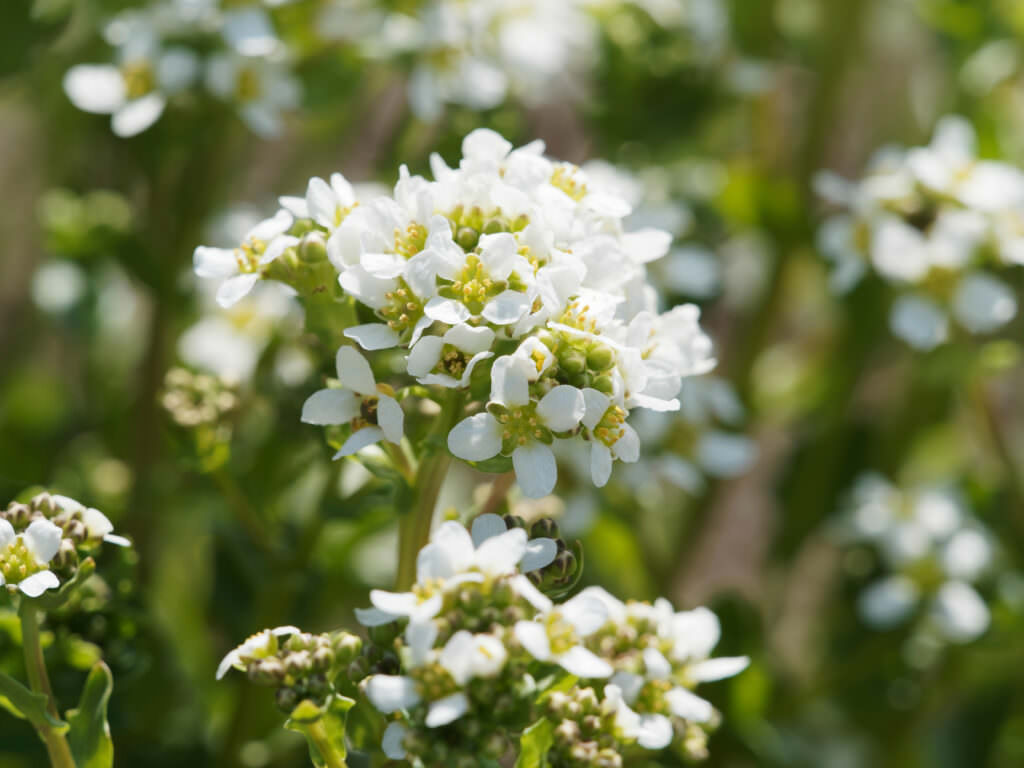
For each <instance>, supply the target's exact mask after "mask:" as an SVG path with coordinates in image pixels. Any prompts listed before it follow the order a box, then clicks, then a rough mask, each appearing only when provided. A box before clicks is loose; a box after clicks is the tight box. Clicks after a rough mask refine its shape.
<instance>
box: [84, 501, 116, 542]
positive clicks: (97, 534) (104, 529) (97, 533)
mask: <svg viewBox="0 0 1024 768" xmlns="http://www.w3.org/2000/svg"><path fill="white" fill-rule="evenodd" d="M82 523H84V525H85V529H86V530H87V531H88V532H89V536H92V537H94V538H97V539H102V538H104V537H105V536H107V535H108V534H110V533H113V532H114V524H113V523H111V522H110V518H108V517H107V516H106V515H104V514H103V513H102V512H100V511H99V510H98V509H94V508H93V507H82Z"/></svg>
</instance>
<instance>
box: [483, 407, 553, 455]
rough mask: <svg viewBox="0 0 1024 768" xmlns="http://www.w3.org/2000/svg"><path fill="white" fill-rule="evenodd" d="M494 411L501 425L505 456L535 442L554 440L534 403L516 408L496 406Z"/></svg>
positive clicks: (502, 447)
mask: <svg viewBox="0 0 1024 768" xmlns="http://www.w3.org/2000/svg"><path fill="white" fill-rule="evenodd" d="M492 410H493V411H496V417H497V419H498V423H499V424H501V452H502V454H504V455H505V456H509V455H511V454H512V452H513V451H514V450H515V449H516V448H518V447H519V446H521V445H526V444H527V443H529V442H531V441H533V440H540V441H541V442H543V443H550V442H551V441H552V440H553V439H554V438H553V436H552V434H551V431H550V430H549V429H548V428H547V427H545V426H544V425H543V424H542V423H541V421H540V418H539V417H538V416H537V404H536V403H534V402H530V403H527V404H526V405H517V406H515V407H514V408H505V407H504V406H502V405H497V404H495V405H494V406H493V407H492Z"/></svg>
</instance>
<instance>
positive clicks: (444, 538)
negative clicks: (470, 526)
mask: <svg viewBox="0 0 1024 768" xmlns="http://www.w3.org/2000/svg"><path fill="white" fill-rule="evenodd" d="M474 553H475V548H474V547H473V539H472V538H471V537H470V535H469V531H467V530H466V528H465V526H464V525H462V523H457V522H455V521H454V520H449V521H447V522H445V523H442V524H441V525H439V526H438V528H437V530H436V531H434V533H433V534H432V535H431V537H430V544H428V545H427V546H425V547H424V548H423V549H422V550H420V554H419V557H417V559H416V574H417V580H418V581H419V582H420V583H423V582H426V581H430V580H431V579H438V578H440V579H447V578H450V577H451V576H454V575H455V574H457V573H461V572H462V571H465V570H467V569H468V568H469V567H470V566H471V565H472V564H473V555H474Z"/></svg>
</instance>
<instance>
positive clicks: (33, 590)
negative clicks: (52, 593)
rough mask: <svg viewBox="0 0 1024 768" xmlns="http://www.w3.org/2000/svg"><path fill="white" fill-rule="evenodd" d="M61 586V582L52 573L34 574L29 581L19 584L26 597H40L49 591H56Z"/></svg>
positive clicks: (22, 581)
mask: <svg viewBox="0 0 1024 768" xmlns="http://www.w3.org/2000/svg"><path fill="white" fill-rule="evenodd" d="M59 586H60V580H59V579H58V578H57V576H56V575H55V574H54V573H53V572H52V571H39V573H33V574H32V575H31V576H29V577H28V578H27V579H22V580H21V581H20V582H18V589H20V590H21V591H22V592H23V593H24V594H25V596H26V597H39V596H40V595H41V594H43V592H45V591H46V590H48V589H56V588H57V587H59Z"/></svg>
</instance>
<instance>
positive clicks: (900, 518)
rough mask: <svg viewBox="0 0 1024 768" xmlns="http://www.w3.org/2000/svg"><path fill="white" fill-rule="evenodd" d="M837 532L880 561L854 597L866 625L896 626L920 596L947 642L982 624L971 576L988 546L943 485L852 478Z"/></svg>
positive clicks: (981, 572) (987, 561) (980, 568)
mask: <svg viewBox="0 0 1024 768" xmlns="http://www.w3.org/2000/svg"><path fill="white" fill-rule="evenodd" d="M840 533H841V535H842V536H843V537H844V538H845V539H846V540H847V541H852V542H865V543H869V544H870V545H872V546H873V547H874V548H875V549H876V550H877V551H878V554H879V556H880V559H881V561H882V563H883V565H884V566H885V568H886V572H884V573H883V575H881V576H880V577H879V578H877V579H876V580H875V581H874V582H872V583H871V584H869V585H868V586H867V587H866V588H865V589H864V591H863V592H862V593H861V595H860V598H859V600H858V610H859V611H860V614H861V616H862V617H863V619H864V620H865V621H866V622H867V623H868V624H870V625H871V626H873V627H876V628H878V629H891V628H894V627H897V626H900V625H901V624H904V623H906V622H907V621H908V619H909V618H910V617H911V615H912V614H914V613H915V612H916V611H917V610H918V608H919V607H920V606H921V605H922V604H924V605H925V606H926V607H927V613H928V615H929V616H930V619H931V621H932V622H933V624H934V625H935V626H936V627H937V629H938V631H939V633H940V634H941V635H942V636H943V637H945V638H946V639H947V640H949V641H950V642H957V643H962V642H969V641H971V640H974V639H975V638H977V637H978V636H979V635H981V634H982V633H983V632H984V631H985V630H986V629H987V628H988V622H989V612H988V607H987V606H986V604H985V601H984V600H983V599H982V597H981V596H980V595H979V594H978V592H977V590H976V589H975V588H974V586H972V584H973V583H975V582H977V581H979V580H981V579H983V578H984V577H985V576H986V574H987V573H988V572H989V571H990V569H991V567H992V563H993V560H994V557H995V552H994V547H993V544H992V540H991V537H990V536H989V534H988V533H987V531H985V529H984V528H983V527H982V526H981V524H980V523H979V522H977V521H976V520H974V519H972V518H971V516H970V515H969V514H968V512H967V511H966V509H965V508H964V506H963V503H962V502H961V500H960V499H959V498H958V497H957V496H956V495H954V494H953V493H952V492H951V491H949V490H947V489H944V488H939V487H936V488H928V487H924V488H916V489H910V490H903V489H899V488H896V487H894V486H892V485H891V484H889V483H888V482H887V481H886V480H885V479H884V478H882V477H880V476H878V475H866V476H864V477H862V478H861V479H860V480H859V481H858V482H857V484H856V485H855V486H854V489H853V492H852V494H851V505H850V509H849V510H848V512H847V515H846V518H845V520H844V523H843V527H842V528H841V529H840Z"/></svg>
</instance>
